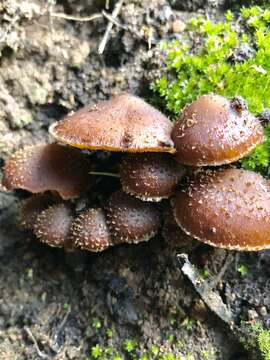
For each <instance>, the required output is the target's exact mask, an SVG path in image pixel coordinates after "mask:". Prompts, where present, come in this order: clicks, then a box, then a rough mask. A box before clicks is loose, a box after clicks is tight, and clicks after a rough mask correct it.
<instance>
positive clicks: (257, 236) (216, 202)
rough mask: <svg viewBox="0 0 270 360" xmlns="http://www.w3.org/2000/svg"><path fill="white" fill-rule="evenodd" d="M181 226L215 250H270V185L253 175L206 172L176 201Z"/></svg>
mask: <svg viewBox="0 0 270 360" xmlns="http://www.w3.org/2000/svg"><path fill="white" fill-rule="evenodd" d="M173 209H174V216H175V219H176V222H177V223H178V225H179V226H180V227H181V228H182V229H183V230H184V231H185V232H186V233H187V234H188V235H191V236H193V237H194V238H196V239H198V240H200V241H202V242H205V243H207V244H209V245H212V246H217V247H221V248H226V249H235V250H248V251H249V250H262V249H267V248H270V221H269V219H270V185H269V181H268V180H266V179H265V178H263V177H262V176H261V175H259V174H257V173H254V172H252V171H247V170H241V169H225V170H216V171H204V172H202V173H200V174H199V175H198V177H197V179H195V180H194V181H191V182H190V184H189V185H187V187H186V188H185V189H184V190H182V191H180V192H178V193H177V195H176V198H175V199H174V201H173Z"/></svg>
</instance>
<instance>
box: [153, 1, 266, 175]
mask: <svg viewBox="0 0 270 360" xmlns="http://www.w3.org/2000/svg"><path fill="white" fill-rule="evenodd" d="M269 25H270V10H269V9H262V8H260V7H258V6H253V7H250V8H242V9H241V13H240V17H239V19H238V21H236V19H235V17H234V15H233V14H232V13H231V12H227V13H226V16H225V20H224V21H222V22H218V23H214V22H213V21H211V20H209V19H206V18H204V17H202V16H199V17H194V18H192V19H191V20H190V22H189V23H188V26H187V29H186V31H185V33H184V34H183V38H182V39H181V41H180V40H175V41H173V42H169V43H168V42H163V43H162V44H161V45H160V48H161V51H165V52H166V65H167V68H166V70H165V74H164V76H162V77H161V78H160V79H158V80H156V81H155V82H154V83H153V84H152V86H151V87H152V89H153V90H154V92H155V93H157V94H158V95H159V96H160V97H161V98H163V100H164V101H165V105H166V107H167V109H168V110H169V112H170V113H171V114H172V116H173V117H175V116H177V115H178V114H179V113H180V111H181V110H182V109H183V107H184V106H185V105H186V104H187V103H190V102H192V101H193V100H195V99H196V98H197V97H198V96H200V95H203V94H206V93H209V92H215V93H218V94H220V95H223V96H227V97H233V96H236V95H241V96H242V97H243V98H245V99H246V101H247V103H248V106H249V109H250V111H252V112H254V113H260V112H261V111H263V110H264V109H265V108H268V107H270V28H269ZM243 52H245V53H247V54H248V57H246V58H241V56H242V55H241V54H242V53H243ZM269 154H270V126H268V127H267V128H266V129H265V143H264V144H263V145H260V146H259V147H257V148H256V149H255V151H254V152H253V153H252V154H251V155H250V156H249V157H248V158H246V159H244V160H243V161H242V162H241V164H242V166H243V167H244V168H246V169H252V170H255V171H258V172H261V173H266V172H267V168H268V165H269Z"/></svg>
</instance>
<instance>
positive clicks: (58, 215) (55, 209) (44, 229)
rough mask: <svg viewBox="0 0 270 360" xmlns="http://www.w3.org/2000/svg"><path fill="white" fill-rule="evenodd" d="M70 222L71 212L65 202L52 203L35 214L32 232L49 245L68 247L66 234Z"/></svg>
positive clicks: (67, 233)
mask: <svg viewBox="0 0 270 360" xmlns="http://www.w3.org/2000/svg"><path fill="white" fill-rule="evenodd" d="M71 223H72V212H71V208H70V207H69V206H68V205H67V204H63V203H61V204H56V205H52V206H50V207H48V208H47V209H45V210H43V211H42V212H41V213H40V214H39V215H38V216H37V219H36V222H35V224H34V233H35V235H36V236H37V237H38V238H39V240H40V241H41V242H43V243H46V244H47V245H49V246H53V247H70V244H69V240H68V235H69V231H70V226H71Z"/></svg>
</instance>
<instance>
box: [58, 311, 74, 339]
mask: <svg viewBox="0 0 270 360" xmlns="http://www.w3.org/2000/svg"><path fill="white" fill-rule="evenodd" d="M70 313H71V308H69V309H68V310H67V312H66V314H65V316H64V318H63V320H62V321H61V323H60V325H59V326H58V329H57V331H56V333H55V334H54V343H56V342H57V339H58V336H59V334H60V331H61V330H62V329H63V327H64V325H65V323H66V322H67V319H68V317H69V314H70Z"/></svg>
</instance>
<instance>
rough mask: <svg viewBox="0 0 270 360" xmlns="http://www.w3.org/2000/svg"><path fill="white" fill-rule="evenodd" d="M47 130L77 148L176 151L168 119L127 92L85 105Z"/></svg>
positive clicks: (59, 139) (56, 137)
mask: <svg viewBox="0 0 270 360" xmlns="http://www.w3.org/2000/svg"><path fill="white" fill-rule="evenodd" d="M49 131H50V133H51V135H52V136H53V137H54V138H55V139H56V140H57V141H59V142H62V143H65V144H68V145H70V146H73V147H77V148H80V149H90V150H107V151H125V152H148V151H151V152H171V153H173V152H175V149H174V146H173V142H172V139H171V131H172V123H171V122H170V120H169V119H168V118H167V117H166V116H164V115H163V114H162V113H161V112H159V111H158V110H156V109H155V108H153V107H152V106H151V105H149V104H147V103H146V102H145V101H143V100H142V99H140V98H138V97H135V96H133V95H130V94H124V95H120V96H118V97H116V98H114V99H112V100H108V101H102V102H99V103H98V104H97V105H94V106H87V107H84V108H82V109H80V110H79V111H76V112H75V113H73V114H71V115H69V116H68V117H66V118H65V119H64V120H63V121H60V122H56V123H54V124H52V125H51V126H50V129H49Z"/></svg>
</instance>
